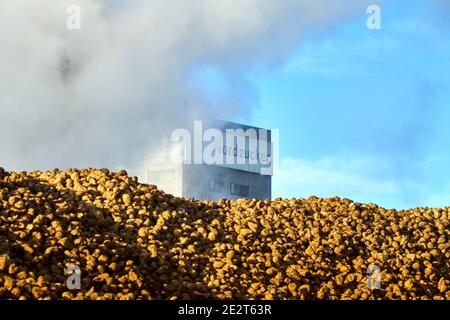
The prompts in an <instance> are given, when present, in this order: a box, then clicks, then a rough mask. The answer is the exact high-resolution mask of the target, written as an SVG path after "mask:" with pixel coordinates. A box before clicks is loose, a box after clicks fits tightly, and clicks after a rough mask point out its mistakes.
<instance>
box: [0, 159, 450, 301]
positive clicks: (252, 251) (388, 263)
mask: <svg viewBox="0 0 450 320" xmlns="http://www.w3.org/2000/svg"><path fill="white" fill-rule="evenodd" d="M449 213H450V208H445V209H413V210H406V211H395V210H385V209H383V208H380V207H378V206H376V205H374V204H359V203H355V202H352V201H350V200H348V199H340V198H330V199H319V198H315V197H311V198H309V199H276V200H274V201H268V200H266V201H257V200H245V199H243V200H220V201H218V202H209V201H195V200H192V199H182V198H177V197H173V196H171V195H169V194H166V193H164V192H163V191H160V190H158V189H157V188H156V186H153V185H147V184H140V183H139V182H138V181H137V178H136V177H129V176H128V175H127V173H126V172H125V171H120V172H117V173H113V172H110V171H108V170H106V169H101V170H97V169H85V170H75V169H70V170H67V171H59V170H54V171H50V172H39V171H35V172H7V171H5V170H4V169H1V168H0V299H450V273H449V271H450V267H449V261H450V250H449V243H450V231H449Z"/></svg>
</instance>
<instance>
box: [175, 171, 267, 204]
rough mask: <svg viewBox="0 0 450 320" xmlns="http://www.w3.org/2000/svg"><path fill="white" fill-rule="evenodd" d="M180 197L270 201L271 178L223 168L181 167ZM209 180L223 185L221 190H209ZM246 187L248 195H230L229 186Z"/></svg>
mask: <svg viewBox="0 0 450 320" xmlns="http://www.w3.org/2000/svg"><path fill="white" fill-rule="evenodd" d="M182 175H183V178H182V181H183V182H182V184H183V185H182V195H183V197H185V198H190V197H193V198H196V199H208V200H219V199H221V198H227V199H239V198H250V199H252V198H255V199H262V200H264V199H271V189H272V188H271V187H272V186H271V183H272V177H271V176H261V175H259V174H256V173H252V172H246V171H242V170H236V169H231V168H225V167H217V166H208V165H183V168H182ZM211 180H214V181H220V182H222V183H223V187H222V189H221V190H220V191H219V190H216V191H213V190H210V184H211ZM232 183H233V184H240V185H242V186H248V187H249V190H248V191H249V192H248V195H246V196H244V195H242V194H241V195H237V194H231V184H232Z"/></svg>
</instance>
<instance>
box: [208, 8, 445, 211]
mask: <svg viewBox="0 0 450 320" xmlns="http://www.w3.org/2000/svg"><path fill="white" fill-rule="evenodd" d="M445 3H446V2H445V1H442V6H440V5H438V6H430V5H429V2H428V1H414V2H413V4H411V3H410V2H408V1H399V0H397V1H391V2H385V3H384V4H383V5H382V6H381V13H382V29H381V30H379V31H376V30H372V31H371V30H369V29H367V28H366V19H367V17H368V16H367V15H363V14H362V15H361V16H359V17H356V18H354V19H353V20H351V21H347V22H346V23H345V24H341V25H340V26H338V27H337V28H334V29H333V30H331V31H329V32H323V33H322V34H320V35H317V34H316V35H308V34H307V35H306V36H305V39H303V41H302V42H301V43H300V44H299V47H298V48H297V50H296V51H295V52H294V53H293V54H292V55H291V56H290V57H289V58H288V59H287V60H286V61H285V62H284V63H283V64H282V65H278V66H277V67H275V68H261V69H260V70H252V71H251V72H249V73H248V75H247V76H248V80H249V84H250V86H251V87H252V89H253V90H254V91H255V94H254V95H255V96H256V97H251V98H252V99H249V101H248V103H250V104H253V109H252V112H251V113H249V114H245V115H244V116H242V117H239V118H237V119H234V120H239V121H243V122H247V123H251V124H254V125H258V126H261V127H268V128H277V129H280V158H281V162H280V168H279V171H278V173H277V175H275V176H274V183H273V193H274V196H275V197H278V196H279V197H308V196H310V195H317V196H323V197H327V196H334V195H338V196H341V197H349V198H351V199H353V200H356V201H361V202H375V203H377V204H379V205H381V206H384V207H388V208H392V207H393V208H399V209H401V208H409V207H416V206H445V205H449V204H450V197H449V195H450V170H449V169H448V168H449V165H450V148H449V144H448V142H449V141H450V128H449V126H448V123H449V120H450V108H449V106H450V90H449V89H450V74H449V71H450V37H449V36H450V32H449V30H450V28H449V23H448V22H447V19H446V18H448V16H449V14H448V13H449V11H450V6H448V5H445ZM205 79H207V81H206V85H207V88H209V90H212V91H214V90H216V91H220V90H221V87H222V86H225V85H226V84H224V83H223V82H224V80H223V79H221V77H220V74H216V73H214V72H213V71H211V70H210V71H208V72H207V76H206V78H205ZM243 96H244V97H245V95H243ZM244 101H245V100H244Z"/></svg>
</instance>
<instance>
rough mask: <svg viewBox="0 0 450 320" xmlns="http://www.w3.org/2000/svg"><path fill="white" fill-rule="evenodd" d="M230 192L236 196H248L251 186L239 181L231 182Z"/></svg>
mask: <svg viewBox="0 0 450 320" xmlns="http://www.w3.org/2000/svg"><path fill="white" fill-rule="evenodd" d="M230 187H231V190H230V193H231V194H232V195H235V196H240V197H248V195H249V193H250V186H248V185H244V184H238V183H231V185H230Z"/></svg>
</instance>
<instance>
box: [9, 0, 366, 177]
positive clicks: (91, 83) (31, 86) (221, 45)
mask: <svg viewBox="0 0 450 320" xmlns="http://www.w3.org/2000/svg"><path fill="white" fill-rule="evenodd" d="M367 2H368V1H361V0H337V1H329V0H283V1H274V0H214V1H213V0H195V1H194V0H192V1H188V0H170V1H168V0H146V1H144V0H142V1H140V0H134V1H101V0H59V1H54V0H39V1H29V0H2V1H0V166H3V167H6V168H8V169H16V170H18V169H20V170H22V169H24V170H30V169H50V168H54V167H60V168H67V167H94V166H95V167H103V166H105V167H109V168H113V169H114V168H117V167H119V166H122V167H128V168H131V167H133V166H134V165H135V164H136V161H137V160H139V159H140V158H142V156H143V154H144V153H145V151H146V149H147V148H150V147H152V146H153V147H154V146H156V145H157V144H158V142H159V141H160V139H162V138H164V137H167V136H168V133H167V131H166V130H167V128H172V127H176V126H182V125H183V122H184V121H189V120H193V119H195V118H199V117H204V116H206V115H210V116H218V117H224V118H226V117H228V116H233V115H236V114H235V113H236V110H237V112H248V110H246V107H245V105H244V103H243V102H242V99H241V97H240V96H239V95H236V94H235V93H233V92H231V91H230V92H228V93H226V94H227V95H228V96H229V97H228V98H226V99H225V98H224V99H223V101H222V102H220V101H219V102H217V103H216V105H211V103H210V102H208V99H206V98H205V94H206V93H205V91H204V90H203V89H202V88H201V86H196V85H194V84H193V83H192V81H191V75H192V73H193V71H194V70H198V69H199V68H200V69H201V68H202V67H211V66H212V67H214V68H215V69H216V70H219V71H220V72H221V73H222V74H223V75H224V76H225V78H226V79H227V80H228V81H242V79H243V78H245V77H244V76H243V75H245V73H246V72H247V71H248V70H249V69H251V68H252V67H253V66H255V65H260V64H264V65H268V66H274V65H276V64H278V63H280V62H282V61H283V60H284V59H285V58H286V57H287V55H288V54H289V53H291V52H292V50H293V49H295V48H296V47H298V45H299V41H300V40H301V37H302V35H304V34H305V33H310V32H321V31H322V30H326V29H327V28H330V27H332V26H334V25H336V23H339V22H341V21H343V20H345V19H347V18H348V17H350V16H352V15H355V14H356V15H364V14H365V9H366V8H367V5H368V3H367ZM70 5H78V6H79V7H80V8H81V12H82V15H81V18H82V20H81V30H68V29H67V27H66V20H67V18H68V14H67V12H66V10H67V7H68V6H70ZM362 27H363V26H362ZM227 101H233V102H234V103H235V104H236V105H227ZM228 108H229V109H230V110H233V114H227V110H228ZM280 112H282V110H280Z"/></svg>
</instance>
